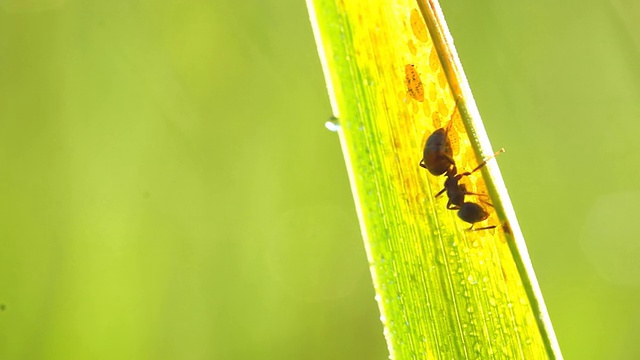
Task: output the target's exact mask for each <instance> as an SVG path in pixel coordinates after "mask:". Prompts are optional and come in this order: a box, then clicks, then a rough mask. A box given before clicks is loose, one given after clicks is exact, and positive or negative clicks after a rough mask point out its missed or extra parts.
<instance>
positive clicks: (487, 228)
mask: <svg viewBox="0 0 640 360" xmlns="http://www.w3.org/2000/svg"><path fill="white" fill-rule="evenodd" d="M495 228H496V226H495V225H491V226H485V227H481V228H478V229H474V228H473V226H471V227H470V228H468V229H467V231H482V230H490V229H495Z"/></svg>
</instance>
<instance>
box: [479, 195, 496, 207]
mask: <svg viewBox="0 0 640 360" xmlns="http://www.w3.org/2000/svg"><path fill="white" fill-rule="evenodd" d="M487 196H488V195H487ZM480 201H482V202H483V203H485V204H487V205H489V206H491V207H494V206H493V204H492V203H490V202H488V201H484V200H480Z"/></svg>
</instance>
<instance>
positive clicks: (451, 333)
mask: <svg viewBox="0 0 640 360" xmlns="http://www.w3.org/2000/svg"><path fill="white" fill-rule="evenodd" d="M308 1H309V3H308V7H309V11H310V17H311V22H312V24H313V26H314V31H315V35H316V39H317V42H318V49H319V54H320V58H321V61H322V63H323V67H324V71H325V77H326V80H327V87H328V89H329V94H330V98H331V103H332V107H333V111H334V116H336V118H338V119H339V120H338V121H339V131H338V132H339V135H340V140H341V144H342V148H343V152H344V155H345V160H346V163H347V169H348V172H349V177H350V180H351V183H352V189H353V195H354V198H355V202H356V209H357V211H358V216H359V219H360V224H361V228H362V233H363V236H364V240H365V247H366V250H367V256H368V260H369V263H370V268H371V273H372V277H373V282H374V286H375V290H376V294H377V295H376V298H377V301H378V305H379V308H380V312H381V314H382V316H381V319H382V322H383V324H384V329H385V336H386V339H387V344H388V346H389V350H390V354H391V357H392V358H396V359H409V358H417V359H421V358H436V357H438V358H456V359H460V358H481V359H487V358H505V359H514V358H526V359H545V358H551V359H555V358H561V357H562V355H561V353H560V349H559V346H558V344H557V341H556V339H555V335H554V333H553V329H552V327H551V322H550V320H549V316H548V314H547V311H546V308H545V306H544V302H543V300H542V295H541V292H540V289H539V287H538V285H537V281H536V279H535V275H534V273H533V268H532V266H531V263H530V260H529V258H528V255H527V250H526V246H525V243H524V240H523V236H522V233H521V231H520V229H519V226H518V224H517V220H516V218H515V214H514V212H513V207H512V205H511V203H510V200H509V197H508V195H507V192H506V189H505V187H504V183H503V181H502V178H501V176H500V173H499V170H498V167H497V164H496V161H495V160H491V161H489V162H488V164H487V166H486V167H485V168H483V169H482V170H481V171H478V172H477V173H475V174H474V175H472V176H469V177H467V178H465V181H466V182H467V188H468V189H469V190H471V191H473V192H474V193H483V194H487V195H488V198H487V199H489V200H487V201H488V202H490V203H492V204H493V208H491V207H488V209H489V212H490V215H491V216H490V217H489V219H488V220H487V221H486V222H485V223H483V224H484V225H485V226H491V225H496V228H495V229H491V230H483V231H472V232H468V231H465V229H466V228H467V227H468V224H466V223H463V222H462V221H460V219H458V218H457V216H456V212H455V211H449V210H447V209H446V203H447V200H446V196H442V197H440V198H436V197H435V194H436V193H438V192H439V191H440V189H442V186H443V185H442V184H443V182H444V178H443V177H435V176H432V175H431V174H428V173H427V172H426V171H425V170H424V169H422V168H420V167H419V166H418V163H419V161H420V159H421V158H422V148H423V147H424V143H425V140H426V138H427V136H428V135H429V134H431V133H432V132H433V131H435V130H436V129H438V128H441V127H443V126H445V125H447V124H449V122H450V121H451V131H450V132H449V137H450V139H451V142H452V147H453V151H454V152H453V153H454V158H455V162H456V164H457V166H458V168H460V169H463V170H468V169H473V168H475V167H476V165H477V164H478V163H480V162H481V161H482V159H483V158H484V157H486V156H487V155H490V154H492V153H493V151H492V149H491V146H490V144H489V141H488V137H487V135H486V133H485V131H484V128H483V126H482V123H481V119H480V116H479V114H478V111H477V109H476V107H475V103H474V101H473V97H472V95H471V92H470V90H469V87H468V85H467V82H466V78H465V77H464V73H463V72H462V68H461V66H460V64H459V61H458V59H457V55H456V53H455V49H454V47H453V42H452V40H451V37H450V35H449V34H448V30H447V29H446V24H445V23H444V20H443V17H442V15H441V13H440V10H439V6H438V4H437V2H436V1H429V2H424V1H418V2H414V1H407V0H405V1H403V0H392V1H387V0H373V1H368V2H362V1H357V0H342V1H339V0H315V1H314V0H308ZM476 199H477V197H476ZM475 201H477V202H480V201H479V200H475Z"/></svg>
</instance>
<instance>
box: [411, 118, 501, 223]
mask: <svg viewBox="0 0 640 360" xmlns="http://www.w3.org/2000/svg"><path fill="white" fill-rule="evenodd" d="M452 122H453V121H450V122H449V124H448V125H447V128H446V129H445V128H440V129H438V130H436V131H434V132H433V133H432V134H431V135H430V136H429V138H427V142H426V144H425V146H424V154H423V158H422V160H421V161H420V166H421V167H423V168H425V169H427V170H428V171H429V172H430V173H431V174H433V175H436V176H439V175H443V174H444V175H445V176H446V177H447V179H446V180H445V182H444V188H443V189H442V190H440V192H438V194H436V197H438V196H440V195H442V194H443V193H444V192H445V191H446V193H447V196H448V197H449V201H447V209H449V210H458V217H459V218H460V219H461V220H463V221H465V222H468V223H470V224H471V227H470V228H469V229H468V230H476V231H477V230H487V229H493V228H495V227H496V226H495V225H493V226H487V227H483V228H479V229H473V225H474V224H475V223H478V222H481V221H484V220H486V219H487V218H488V217H489V213H488V212H487V211H486V210H485V209H484V208H483V207H482V206H480V205H479V204H477V203H474V202H469V201H465V199H464V198H465V196H466V195H476V196H486V195H485V194H477V193H472V192H469V191H467V188H466V186H465V185H464V184H460V180H461V179H462V178H463V177H464V176H469V175H471V174H473V173H474V172H476V171H478V170H479V169H481V168H482V167H483V166H485V165H486V164H487V161H488V160H489V159H492V158H494V157H496V156H498V155H499V154H500V153H502V152H504V149H500V150H499V151H498V152H496V153H495V154H493V155H492V156H491V157H489V158H487V159H485V160H484V161H483V162H482V163H480V164H479V165H478V166H476V168H475V169H473V170H471V171H467V172H463V173H458V168H457V167H456V164H455V161H454V160H453V157H452V155H453V152H452V150H451V143H450V141H449V137H448V132H449V129H450V128H451V123H452ZM482 202H484V203H485V204H487V205H489V206H493V205H491V204H490V203H489V202H487V201H484V200H482Z"/></svg>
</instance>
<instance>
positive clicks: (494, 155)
mask: <svg viewBox="0 0 640 360" xmlns="http://www.w3.org/2000/svg"><path fill="white" fill-rule="evenodd" d="M503 152H505V150H504V148H502V149H500V150H498V151H496V153H495V154H493V155H491V156H489V157H488V158H486V159H484V160H483V161H482V162H481V163H480V164H478V166H476V168H475V169H473V170H471V171H469V172H468V173H465V174H466V175H471V174H473V173H474V172H476V171H478V170H479V169H480V168H482V167H483V166H485V165H487V161H489V160H491V159H493V158H494V157H496V156H498V155H500V154H502V153H503Z"/></svg>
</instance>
